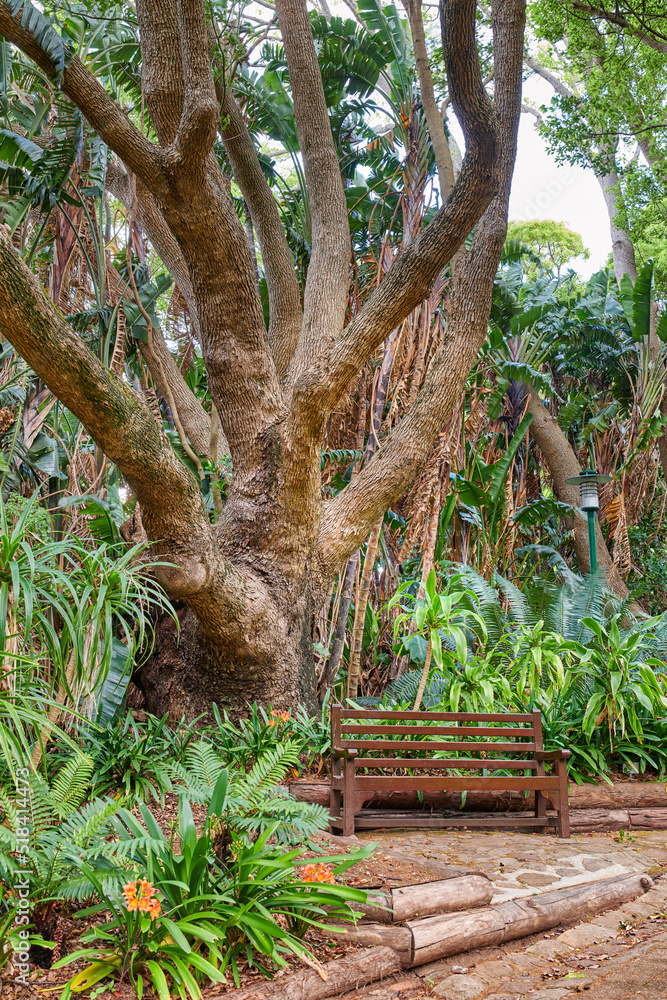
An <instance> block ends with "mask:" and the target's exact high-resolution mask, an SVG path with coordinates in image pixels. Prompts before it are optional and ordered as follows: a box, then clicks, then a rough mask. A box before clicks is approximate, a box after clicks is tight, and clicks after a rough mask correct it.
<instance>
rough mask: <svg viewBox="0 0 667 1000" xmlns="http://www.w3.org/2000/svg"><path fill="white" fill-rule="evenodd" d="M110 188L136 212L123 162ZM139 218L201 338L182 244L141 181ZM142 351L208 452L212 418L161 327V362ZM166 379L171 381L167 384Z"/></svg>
mask: <svg viewBox="0 0 667 1000" xmlns="http://www.w3.org/2000/svg"><path fill="white" fill-rule="evenodd" d="M106 180H107V188H108V189H109V191H111V193H112V194H113V195H114V197H115V198H117V199H118V200H119V201H120V202H121V203H122V204H123V205H124V206H125V208H127V210H128V212H131V211H132V202H133V199H132V183H131V180H130V176H129V174H127V173H126V171H125V170H123V168H122V166H121V165H120V164H119V163H112V164H110V165H109V169H108V170H107V178H106ZM136 209H137V210H136V221H137V224H138V225H139V227H140V228H141V229H142V230H143V232H144V233H145V235H146V237H147V239H148V240H149V241H150V243H151V244H152V245H153V247H154V249H155V251H156V252H157V254H158V256H159V257H160V260H161V261H162V262H163V264H164V265H165V266H166V268H167V270H168V271H169V273H170V274H171V276H172V278H173V279H174V281H175V282H176V284H177V285H178V287H179V290H180V292H181V294H182V295H183V298H184V299H185V302H186V305H187V307H188V312H189V314H190V319H191V320H192V325H193V327H194V329H195V334H196V336H197V338H199V319H198V316H197V306H196V302H195V301H194V296H193V294H192V285H191V284H190V275H189V274H188V270H187V267H186V266H185V261H184V260H183V255H182V253H181V250H180V247H179V246H178V244H177V243H176V240H175V239H174V237H173V235H172V233H171V231H170V229H169V227H168V226H167V223H166V222H165V221H164V218H163V216H162V213H161V212H160V210H159V208H158V206H157V204H156V202H155V199H154V198H153V196H152V195H151V194H150V192H149V191H147V190H146V188H144V187H143V186H142V185H140V184H137V205H136ZM125 297H126V298H131V297H132V295H131V291H130V290H129V289H126V291H125ZM139 350H140V351H141V354H142V357H143V359H144V361H145V362H146V364H147V366H148V370H149V371H150V373H151V375H152V376H153V379H154V381H155V383H156V385H157V387H158V389H159V391H160V392H161V393H162V395H163V396H168V394H169V392H171V394H172V396H173V397H174V400H175V402H176V406H177V408H178V412H179V415H180V417H181V420H182V422H183V427H184V428H185V432H186V434H187V436H188V437H189V439H190V441H191V442H192V445H193V447H194V448H195V450H196V451H197V452H198V454H200V455H207V454H208V452H209V446H210V439H211V418H210V417H209V415H208V413H207V412H206V410H205V409H204V407H203V406H202V405H201V403H200V402H199V400H198V399H197V397H196V396H195V394H194V393H193V392H192V390H191V389H190V387H189V385H188V384H187V382H186V381H185V379H184V378H183V375H182V373H181V370H180V368H179V367H178V365H177V364H176V362H175V361H174V359H173V357H172V355H171V352H170V351H169V348H168V347H167V345H166V343H165V341H164V337H163V336H162V332H161V330H160V329H159V328H154V329H153V352H154V353H155V354H156V355H157V357H158V358H159V361H160V363H159V364H158V365H156V364H155V358H154V357H153V354H152V353H151V352H150V351H149V350H148V348H147V345H145V344H143V343H141V342H139ZM163 379H166V381H167V384H163ZM226 450H227V442H226V441H225V442H224V444H223V445H222V446H221V451H226Z"/></svg>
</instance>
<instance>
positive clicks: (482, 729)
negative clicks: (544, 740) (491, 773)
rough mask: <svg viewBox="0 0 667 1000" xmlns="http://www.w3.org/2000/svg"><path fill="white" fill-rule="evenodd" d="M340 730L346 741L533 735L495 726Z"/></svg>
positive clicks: (355, 727)
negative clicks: (359, 738)
mask: <svg viewBox="0 0 667 1000" xmlns="http://www.w3.org/2000/svg"><path fill="white" fill-rule="evenodd" d="M340 728H341V732H343V733H346V734H347V735H346V736H345V738H346V739H348V740H349V739H350V736H351V735H352V736H355V737H357V736H361V735H364V736H365V735H370V734H371V733H372V734H375V733H378V734H379V735H380V736H381V735H382V734H383V733H384V734H385V735H389V734H390V733H391V734H393V733H398V734H399V735H401V736H445V737H446V736H481V737H482V738H483V739H484V738H486V739H488V738H489V737H491V736H515V737H521V736H531V737H532V735H533V728H532V726H531V727H530V728H528V727H526V728H524V729H520V728H519V727H515V728H510V727H506V728H504V729H501V728H498V727H496V726H346V725H344V724H342V723H341V727H340Z"/></svg>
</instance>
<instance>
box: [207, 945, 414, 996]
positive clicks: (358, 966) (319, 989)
mask: <svg viewBox="0 0 667 1000" xmlns="http://www.w3.org/2000/svg"><path fill="white" fill-rule="evenodd" d="M323 968H324V971H325V974H326V979H323V978H322V977H321V976H320V975H318V973H317V972H315V971H313V970H311V969H306V970H305V971H304V972H296V973H294V974H293V975H289V976H284V977H282V976H281V977H280V978H279V979H271V980H269V981H268V982H266V981H265V982H262V983H258V984H257V985H256V986H250V987H248V986H244V987H241V989H238V990H232V991H231V992H229V993H219V992H217V991H216V990H215V987H213V990H211V989H209V990H207V991H206V997H207V1000H268V998H270V1000H325V998H326V997H334V996H338V994H339V993H348V992H349V991H350V990H356V989H359V988H360V987H362V986H367V985H368V984H369V983H375V982H377V981H378V980H379V979H385V978H386V977H387V976H391V975H393V974H394V973H395V972H399V971H400V969H401V962H400V960H399V957H398V955H397V954H396V952H395V951H392V949H391V948H369V949H368V950H367V951H358V952H355V953H354V954H353V955H346V956H345V958H339V959H337V960H335V961H333V962H327V963H326V965H324V967H323Z"/></svg>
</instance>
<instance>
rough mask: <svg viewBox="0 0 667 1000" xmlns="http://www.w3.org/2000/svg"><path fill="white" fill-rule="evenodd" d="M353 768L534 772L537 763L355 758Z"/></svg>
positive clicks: (466, 759) (464, 758)
mask: <svg viewBox="0 0 667 1000" xmlns="http://www.w3.org/2000/svg"><path fill="white" fill-rule="evenodd" d="M354 766H355V767H388V768H396V767H414V768H429V769H430V768H433V770H438V771H440V770H444V769H446V768H450V767H460V768H462V769H463V770H467V771H476V770H481V769H482V768H485V767H486V768H488V770H489V771H496V770H500V769H501V768H503V767H506V768H508V769H512V770H518V769H521V768H523V769H524V770H528V769H529V768H530V769H531V770H533V771H534V770H535V769H536V767H537V762H536V761H534V760H503V759H501V760H488V759H487V760H471V759H470V758H469V757H453V758H452V759H451V760H443V759H440V760H410V759H409V758H407V759H406V758H405V757H357V758H356V760H355V762H354Z"/></svg>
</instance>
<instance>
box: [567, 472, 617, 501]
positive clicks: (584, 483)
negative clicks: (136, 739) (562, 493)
mask: <svg viewBox="0 0 667 1000" xmlns="http://www.w3.org/2000/svg"><path fill="white" fill-rule="evenodd" d="M611 478H612V477H611V476H599V475H598V474H597V472H596V471H595V469H582V471H581V473H580V474H579V475H578V476H571V477H570V479H566V480H565V482H566V483H567V484H568V485H570V486H578V487H579V489H580V491H581V508H582V510H586V511H589V510H599V508H600V492H599V489H598V487H599V485H600V484H601V483H609V482H611Z"/></svg>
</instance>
